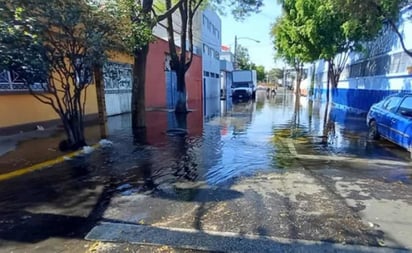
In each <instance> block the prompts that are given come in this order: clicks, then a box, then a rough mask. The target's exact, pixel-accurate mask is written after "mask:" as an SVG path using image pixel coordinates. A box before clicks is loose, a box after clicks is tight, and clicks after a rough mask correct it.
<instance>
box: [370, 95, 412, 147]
mask: <svg viewBox="0 0 412 253" xmlns="http://www.w3.org/2000/svg"><path fill="white" fill-rule="evenodd" d="M366 124H367V125H368V127H369V137H370V138H372V139H375V140H376V139H379V137H383V138H385V139H387V140H389V141H391V142H394V143H396V144H398V145H399V146H401V147H404V148H406V149H407V150H408V151H409V152H411V151H412V93H397V94H394V95H390V96H388V97H386V98H384V99H383V100H382V101H380V102H379V103H376V104H374V105H372V107H371V108H370V110H369V112H368V115H367V117H366Z"/></svg>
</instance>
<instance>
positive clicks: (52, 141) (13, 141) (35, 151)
mask: <svg viewBox="0 0 412 253" xmlns="http://www.w3.org/2000/svg"><path fill="white" fill-rule="evenodd" d="M85 136H86V141H87V143H88V144H89V145H93V144H95V143H97V142H98V141H99V140H100V130H99V126H98V125H91V126H87V127H86V128H85ZM63 139H65V134H64V130H63V129H61V128H58V127H57V126H56V127H53V128H47V129H45V130H34V131H30V132H24V133H19V134H15V135H8V136H0V175H2V174H5V173H9V172H12V171H15V170H18V169H22V168H26V167H29V166H32V165H34V164H38V163H41V162H45V161H48V160H52V159H55V158H58V157H61V156H64V155H66V154H68V153H71V152H72V151H68V152H61V151H60V150H59V148H58V146H59V142H60V141H61V140H63Z"/></svg>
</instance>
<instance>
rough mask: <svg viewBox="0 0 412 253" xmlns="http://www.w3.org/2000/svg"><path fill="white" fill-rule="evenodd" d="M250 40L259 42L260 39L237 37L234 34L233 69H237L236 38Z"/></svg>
mask: <svg viewBox="0 0 412 253" xmlns="http://www.w3.org/2000/svg"><path fill="white" fill-rule="evenodd" d="M241 39H242V40H252V41H254V42H256V43H260V41H259V40H255V39H252V38H249V37H239V38H238V37H237V35H235V50H234V61H235V64H234V69H235V70H236V69H237V40H241Z"/></svg>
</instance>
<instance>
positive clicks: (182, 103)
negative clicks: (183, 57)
mask: <svg viewBox="0 0 412 253" xmlns="http://www.w3.org/2000/svg"><path fill="white" fill-rule="evenodd" d="M185 72H186V71H185V70H184V69H182V68H178V69H177V71H176V77H177V101H176V108H175V112H176V113H187V112H188V110H187V99H186V96H187V94H186V80H185Z"/></svg>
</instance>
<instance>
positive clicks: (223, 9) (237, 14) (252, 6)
mask: <svg viewBox="0 0 412 253" xmlns="http://www.w3.org/2000/svg"><path fill="white" fill-rule="evenodd" d="M208 4H209V5H210V6H212V8H213V9H214V10H215V11H216V12H218V13H219V14H221V15H226V14H227V11H230V13H231V14H232V15H233V17H234V18H235V19H236V20H238V21H239V20H245V19H246V18H247V17H249V16H250V15H251V14H253V13H258V12H259V11H260V10H261V8H262V7H263V0H209V1H208Z"/></svg>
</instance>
